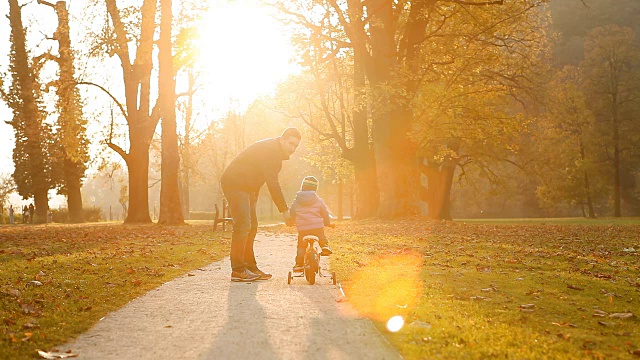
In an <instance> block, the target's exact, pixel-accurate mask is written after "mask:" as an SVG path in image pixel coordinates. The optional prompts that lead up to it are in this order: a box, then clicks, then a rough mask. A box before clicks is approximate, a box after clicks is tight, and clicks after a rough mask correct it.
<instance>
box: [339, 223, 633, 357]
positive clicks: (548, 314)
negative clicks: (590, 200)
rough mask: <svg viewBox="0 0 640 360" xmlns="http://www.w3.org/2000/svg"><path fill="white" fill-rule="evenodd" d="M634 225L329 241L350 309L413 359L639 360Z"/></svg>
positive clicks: (348, 230)
mask: <svg viewBox="0 0 640 360" xmlns="http://www.w3.org/2000/svg"><path fill="white" fill-rule="evenodd" d="M585 224H588V225H585ZM628 224H638V219H623V220H611V219H599V220H595V221H592V220H582V219H558V220H551V219H535V220H522V219H509V220H490V221H488V220H482V221H469V220H465V221H455V222H428V221H425V220H424V219H410V220H402V221H354V222H349V223H343V224H338V227H337V229H335V230H328V236H329V237H330V241H331V247H332V248H333V250H334V255H333V256H332V258H331V266H332V269H333V270H335V271H336V272H337V273H338V276H339V279H340V281H341V282H342V284H343V285H344V289H345V291H346V295H347V299H348V301H349V302H350V303H351V304H352V305H353V306H354V307H356V308H357V309H358V310H359V311H360V312H361V313H362V314H364V315H366V316H368V317H369V318H371V319H372V320H373V321H374V323H376V324H377V326H378V327H379V328H380V330H381V332H382V333H383V334H385V336H387V338H388V339H389V341H390V342H391V343H392V344H393V345H394V346H395V347H396V348H398V350H399V351H400V353H401V354H402V355H403V356H404V357H405V358H406V359H431V358H443V359H486V358H508V359H511V358H514V359H585V358H594V359H603V358H606V359H620V358H622V359H625V358H636V356H640V326H639V325H640V321H638V317H637V316H638V315H639V314H640V226H638V225H628ZM396 315H397V316H401V317H402V319H403V320H404V326H403V327H402V328H401V329H400V331H398V332H390V331H388V330H387V329H386V328H385V327H386V325H387V323H388V320H389V319H390V318H392V317H393V316H396ZM395 319H398V318H395Z"/></svg>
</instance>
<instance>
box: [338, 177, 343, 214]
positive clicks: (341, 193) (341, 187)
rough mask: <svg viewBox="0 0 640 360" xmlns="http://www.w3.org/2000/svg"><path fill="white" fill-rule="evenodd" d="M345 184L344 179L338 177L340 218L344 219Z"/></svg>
mask: <svg viewBox="0 0 640 360" xmlns="http://www.w3.org/2000/svg"><path fill="white" fill-rule="evenodd" d="M343 200H344V186H343V184H342V179H338V220H342V219H343V218H344V214H343V209H342V207H343V203H344V201H343Z"/></svg>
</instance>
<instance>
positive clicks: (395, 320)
mask: <svg viewBox="0 0 640 360" xmlns="http://www.w3.org/2000/svg"><path fill="white" fill-rule="evenodd" d="M403 326H404V318H403V317H402V316H400V315H396V316H392V317H391V319H389V321H387V330H389V331H391V332H398V331H400V329H402V327H403Z"/></svg>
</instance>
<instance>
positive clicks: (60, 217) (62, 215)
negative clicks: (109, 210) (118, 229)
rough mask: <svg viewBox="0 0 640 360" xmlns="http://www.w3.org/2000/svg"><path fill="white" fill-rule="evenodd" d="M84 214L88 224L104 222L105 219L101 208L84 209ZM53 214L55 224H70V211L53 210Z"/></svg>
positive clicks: (65, 209)
mask: <svg viewBox="0 0 640 360" xmlns="http://www.w3.org/2000/svg"><path fill="white" fill-rule="evenodd" d="M82 211H83V213H84V221H87V222H96V221H102V220H104V218H103V217H102V209H101V208H99V207H95V206H94V207H88V208H84V209H82ZM51 212H52V213H53V222H57V223H66V222H69V209H67V208H60V209H51Z"/></svg>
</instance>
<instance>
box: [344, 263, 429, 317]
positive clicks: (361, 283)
mask: <svg viewBox="0 0 640 360" xmlns="http://www.w3.org/2000/svg"><path fill="white" fill-rule="evenodd" d="M364 260H365V261H366V263H365V264H364V265H363V266H361V267H360V268H359V269H358V270H357V271H356V272H355V273H354V275H353V277H352V280H351V281H350V282H349V283H348V284H346V285H345V293H346V294H347V297H349V303H350V304H351V305H352V306H353V308H354V309H355V310H356V311H357V312H358V313H359V314H360V315H361V316H364V317H368V318H370V319H372V320H375V321H380V322H382V323H384V322H386V321H387V320H389V319H390V318H392V317H394V316H397V315H400V316H406V315H407V314H408V313H409V312H411V309H413V308H414V307H415V305H416V304H417V303H418V301H419V300H420V295H421V294H422V290H423V288H424V284H423V282H422V280H421V278H420V271H421V269H422V262H423V259H422V256H421V254H420V253H417V252H411V251H409V252H404V253H400V254H397V253H396V254H392V255H382V256H374V257H370V258H365V259H364Z"/></svg>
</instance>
